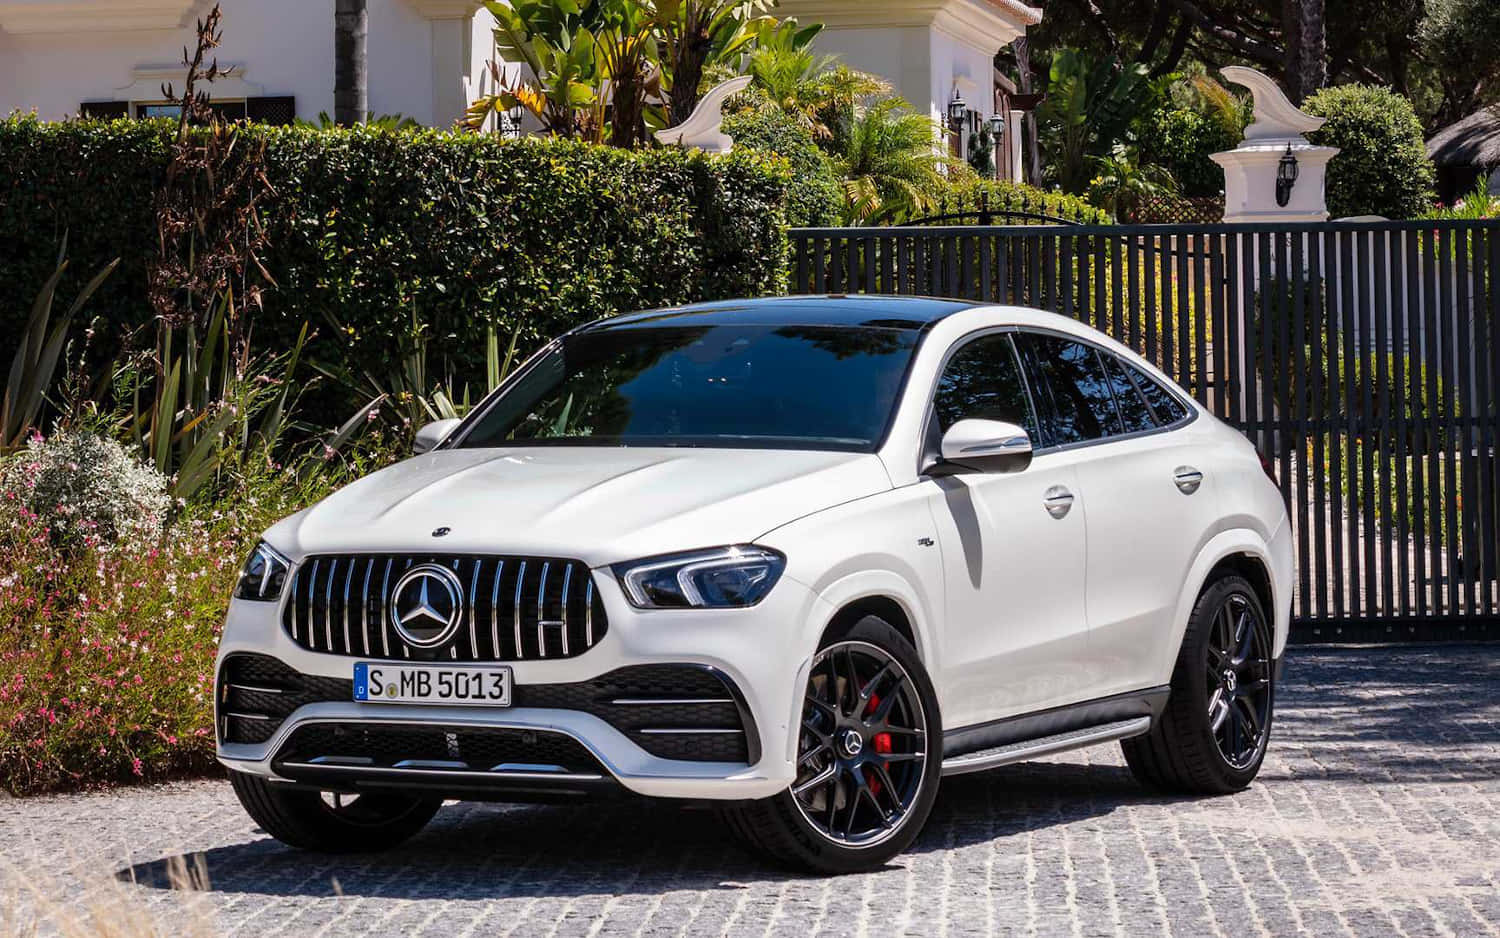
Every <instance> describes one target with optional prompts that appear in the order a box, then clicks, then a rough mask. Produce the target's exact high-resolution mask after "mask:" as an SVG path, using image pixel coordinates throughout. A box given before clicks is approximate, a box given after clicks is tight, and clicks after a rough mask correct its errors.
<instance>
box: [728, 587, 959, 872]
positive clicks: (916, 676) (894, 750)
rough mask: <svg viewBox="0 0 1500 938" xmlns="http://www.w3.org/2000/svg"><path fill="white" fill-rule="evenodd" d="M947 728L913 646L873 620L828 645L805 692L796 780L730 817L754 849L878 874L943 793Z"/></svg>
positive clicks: (810, 864)
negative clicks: (940, 783)
mask: <svg viewBox="0 0 1500 938" xmlns="http://www.w3.org/2000/svg"><path fill="white" fill-rule="evenodd" d="M941 736H942V723H941V721H940V719H939V716H938V707H937V697H936V695H935V694H934V693H933V690H932V682H931V680H930V679H929V678H928V676H927V673H926V671H925V670H923V668H922V664H921V661H920V660H919V659H918V658H917V653H916V651H915V649H913V648H912V647H911V645H910V644H909V643H908V642H907V641H906V639H905V638H903V637H902V636H901V634H900V633H899V632H897V631H896V630H895V629H893V628H891V626H890V625H888V624H887V623H886V622H885V621H884V620H882V619H879V618H876V617H874V616H867V617H866V618H864V619H862V620H860V621H859V622H858V623H857V624H856V625H855V626H854V627H853V628H852V629H850V630H849V631H848V632H847V633H845V634H843V635H841V636H839V637H837V638H836V639H833V640H831V641H829V642H826V643H825V644H824V646H823V648H822V649H821V650H820V651H819V652H818V654H817V656H816V657H815V658H814V659H813V664H812V669H811V673H810V675H809V677H808V681H807V687H806V688H805V690H804V695H803V706H802V726H801V732H800V735H799V737H798V748H797V777H796V780H795V781H794V782H793V783H792V785H791V787H790V788H789V789H788V790H787V791H785V792H783V793H782V794H780V795H777V796H775V797H773V798H767V799H764V800H761V801H754V802H748V803H745V804H741V805H735V806H734V807H732V808H730V809H729V810H728V811H727V812H726V813H727V815H728V819H729V821H730V824H731V827H732V828H733V829H734V830H735V832H736V834H738V835H739V836H740V838H741V839H742V840H744V841H745V842H746V843H747V844H748V845H749V846H751V847H752V848H754V849H756V850H757V851H758V852H760V853H762V854H764V855H768V856H770V857H771V858H773V859H775V860H778V861H781V862H783V863H788V864H791V865H794V866H798V867H801V868H803V869H810V870H813V871H816V872H826V873H842V872H853V871H857V870H866V869H872V868H875V867H878V866H880V865H881V864H883V863H885V862H886V861H887V860H889V859H890V858H891V857H893V856H895V855H896V854H897V853H900V852H901V851H902V850H904V849H905V848H906V847H907V846H908V845H909V844H910V843H911V841H912V840H913V839H914V838H915V837H916V835H917V833H918V832H919V831H920V829H921V826H922V824H923V822H925V821H926V819H927V814H928V812H929V811H930V810H931V808H932V801H933V798H934V797H936V795H937V785H938V776H939V775H940V774H941V769H942V766H941V754H942V739H941Z"/></svg>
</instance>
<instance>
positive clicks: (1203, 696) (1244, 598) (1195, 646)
mask: <svg viewBox="0 0 1500 938" xmlns="http://www.w3.org/2000/svg"><path fill="white" fill-rule="evenodd" d="M1272 645H1273V635H1272V631H1271V626H1270V624H1269V623H1268V622H1267V619H1266V612H1265V609H1264V607H1262V606H1261V602H1260V598H1259V597H1258V596H1257V595H1256V592H1255V589H1254V588H1253V587H1251V585H1250V583H1249V582H1248V581H1247V580H1245V579H1244V578H1243V577H1240V576H1235V575H1232V574H1231V575H1226V576H1223V577H1220V578H1219V579H1216V580H1214V581H1213V582H1212V583H1210V584H1209V585H1208V586H1206V587H1204V589H1203V592H1202V593H1201V594H1200V595H1199V596H1198V601H1197V602H1196V603H1195V604H1194V605H1193V612H1192V615H1191V616H1190V617H1189V619H1188V627H1187V632H1186V634H1185V635H1184V636H1183V639H1182V648H1181V649H1180V650H1179V652H1178V654H1177V665H1176V667H1175V668H1174V669H1173V671H1172V687H1171V695H1170V697H1169V698H1168V700H1167V706H1166V708H1165V709H1164V710H1163V712H1162V714H1161V717H1160V718H1159V719H1157V720H1156V721H1155V723H1154V724H1153V725H1152V727H1151V731H1150V732H1149V733H1147V734H1146V735H1144V736H1137V737H1134V738H1133V739H1127V740H1123V741H1122V742H1121V744H1120V746H1121V748H1122V749H1124V751H1125V762H1126V763H1127V764H1128V765H1129V766H1130V771H1131V772H1132V773H1133V774H1134V775H1135V777H1136V778H1137V779H1138V780H1139V781H1140V782H1141V783H1142V784H1144V785H1146V786H1147V787H1150V788H1155V789H1159V790H1162V791H1168V792H1177V793H1182V794H1203V795H1218V794H1228V793H1230V792H1236V791H1240V790H1242V789H1244V788H1245V787H1246V786H1248V785H1249V784H1250V782H1251V781H1253V780H1254V779H1255V776H1256V773H1258V772H1259V771H1260V766H1261V762H1262V760H1263V759H1264V758H1265V755H1266V746H1267V744H1268V743H1269V741H1270V738H1271V721H1272V715H1273V713H1274V710H1275V698H1276V684H1275V679H1276V675H1275V661H1274V659H1273V658H1272V657H1271V652H1272ZM1226 649H1227V650H1228V654H1225V650H1226ZM1231 673H1232V674H1233V677H1231V676H1230V675H1231Z"/></svg>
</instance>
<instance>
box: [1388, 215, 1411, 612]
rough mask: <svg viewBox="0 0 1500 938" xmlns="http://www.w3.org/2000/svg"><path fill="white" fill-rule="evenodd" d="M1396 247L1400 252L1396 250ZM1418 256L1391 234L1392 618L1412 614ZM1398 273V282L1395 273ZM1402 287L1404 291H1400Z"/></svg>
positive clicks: (1403, 235)
mask: <svg viewBox="0 0 1500 938" xmlns="http://www.w3.org/2000/svg"><path fill="white" fill-rule="evenodd" d="M1398 248H1399V249H1398ZM1416 260H1417V254H1416V241H1415V239H1414V238H1413V237H1412V233H1411V232H1410V231H1398V232H1392V233H1391V264H1392V271H1393V277H1392V280H1391V351H1392V352H1393V353H1394V354H1395V355H1397V356H1399V357H1398V358H1396V359H1395V360H1396V361H1397V362H1398V363H1400V366H1401V371H1400V373H1399V374H1398V375H1397V376H1396V380H1395V385H1394V388H1393V390H1394V391H1395V395H1396V402H1395V405H1394V407H1393V409H1394V410H1395V418H1396V427H1395V432H1394V434H1393V435H1392V437H1391V449H1390V452H1389V454H1388V455H1389V458H1390V460H1391V463H1392V464H1393V465H1394V467H1395V474H1396V495H1395V499H1396V501H1395V509H1394V513H1395V516H1396V517H1395V519H1394V524H1393V525H1387V527H1388V528H1391V529H1393V530H1394V532H1395V534H1394V538H1393V539H1394V542H1395V553H1396V572H1395V576H1396V591H1397V592H1396V605H1395V607H1394V608H1392V609H1388V610H1386V611H1387V613H1388V614H1391V615H1400V616H1405V615H1408V614H1409V613H1410V611H1411V598H1410V594H1411V533H1410V530H1409V529H1410V527H1411V523H1410V522H1409V521H1408V520H1407V509H1406V506H1407V505H1408V504H1409V503H1408V501H1407V492H1408V491H1409V489H1408V486H1407V479H1406V472H1407V468H1406V464H1407V459H1408V458H1409V456H1410V454H1411V437H1410V435H1409V432H1408V428H1407V425H1406V412H1407V409H1408V408H1409V407H1410V406H1411V405H1410V403H1409V402H1410V400H1411V398H1410V397H1409V396H1408V393H1407V377H1408V376H1407V363H1408V362H1410V360H1411V357H1410V351H1409V350H1410V346H1411V332H1410V330H1409V329H1408V328H1407V325H1406V324H1407V323H1408V322H1409V321H1410V316H1411V315H1412V314H1413V312H1414V311H1415V310H1416V308H1417V304H1418V299H1417V277H1416V273H1417V264H1416ZM1397 265H1399V269H1400V271H1401V273H1400V277H1399V279H1398V278H1397V277H1395V276H1394V271H1395V270H1396V269H1397ZM1403 288H1404V289H1403Z"/></svg>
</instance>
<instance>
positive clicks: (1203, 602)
mask: <svg viewBox="0 0 1500 938" xmlns="http://www.w3.org/2000/svg"><path fill="white" fill-rule="evenodd" d="M1231 596H1241V597H1243V598H1244V599H1245V601H1246V602H1247V603H1249V605H1250V607H1251V609H1253V610H1254V612H1255V617H1256V628H1258V629H1262V630H1264V632H1265V634H1264V636H1263V637H1264V641H1265V646H1266V648H1267V650H1268V652H1269V651H1271V650H1273V649H1274V641H1275V635H1274V632H1273V630H1272V629H1271V625H1270V623H1269V621H1268V620H1267V619H1266V612H1265V607H1264V606H1263V605H1262V604H1261V601H1260V597H1259V596H1258V595H1257V594H1256V592H1255V589H1254V588H1253V587H1252V586H1251V585H1250V583H1249V582H1248V581H1247V580H1245V579H1244V578H1242V577H1239V576H1226V577H1222V578H1220V579H1218V580H1216V581H1214V582H1213V583H1212V584H1211V585H1210V586H1209V587H1208V588H1207V589H1205V590H1204V591H1203V595H1202V596H1201V597H1199V599H1198V602H1197V603H1196V604H1195V605H1194V606H1193V617H1192V626H1191V628H1190V629H1189V630H1188V636H1187V642H1186V644H1185V645H1184V647H1183V652H1184V654H1183V655H1182V657H1181V658H1180V659H1179V660H1178V664H1177V669H1178V673H1177V675H1176V676H1175V679H1174V680H1173V682H1172V683H1173V692H1174V693H1177V692H1179V691H1181V692H1185V693H1186V695H1187V699H1188V701H1189V702H1190V703H1191V706H1192V707H1193V711H1194V714H1195V716H1194V720H1193V723H1194V727H1195V731H1196V732H1197V733H1198V734H1199V735H1200V737H1201V740H1200V742H1201V744H1202V745H1203V746H1204V747H1205V749H1206V750H1207V752H1208V754H1209V756H1210V764H1211V766H1212V769H1213V772H1214V774H1215V775H1216V776H1218V779H1219V780H1220V781H1221V783H1222V785H1223V787H1224V788H1225V789H1226V790H1236V791H1237V790H1240V789H1243V788H1245V787H1247V786H1248V785H1249V784H1250V783H1251V782H1252V781H1254V779H1255V776H1256V775H1257V774H1258V773H1259V772H1260V767H1261V763H1262V762H1263V761H1264V760H1265V757H1266V750H1267V749H1268V748H1269V747H1270V743H1271V734H1272V733H1273V732H1274V729H1275V715H1276V675H1275V660H1274V659H1271V673H1270V674H1269V675H1268V677H1269V680H1270V684H1269V685H1268V687H1267V702H1268V707H1267V710H1266V728H1265V732H1264V733H1263V734H1261V740H1260V744H1259V746H1258V748H1257V750H1256V753H1255V757H1254V758H1253V759H1251V760H1250V762H1249V764H1247V765H1246V766H1245V767H1244V768H1236V767H1234V766H1233V765H1231V764H1230V763H1229V760H1228V759H1226V758H1225V757H1224V754H1223V753H1222V752H1220V751H1219V744H1218V741H1217V740H1216V739H1215V738H1214V732H1213V726H1212V724H1211V723H1210V721H1209V718H1208V713H1207V711H1206V709H1205V706H1204V705H1205V704H1206V703H1207V700H1208V692H1209V688H1208V677H1207V670H1208V669H1207V667H1206V664H1207V660H1208V643H1209V638H1210V635H1211V632H1212V629H1213V619H1214V616H1215V614H1217V612H1218V611H1219V609H1220V608H1221V607H1222V606H1223V604H1224V603H1226V602H1228V601H1229V598H1230V597H1231Z"/></svg>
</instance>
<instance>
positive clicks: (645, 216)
mask: <svg viewBox="0 0 1500 938" xmlns="http://www.w3.org/2000/svg"><path fill="white" fill-rule="evenodd" d="M242 132H243V133H246V134H249V135H252V136H253V137H255V138H257V139H263V140H264V141H265V143H266V150H265V160H266V167H267V170H266V171H267V177H268V181H269V183H270V185H271V187H272V189H273V190H274V192H273V194H272V195H271V196H270V197H269V198H268V199H267V200H266V202H265V203H264V205H263V207H262V212H261V217H262V222H263V224H264V225H265V228H266V230H267V232H268V234H269V238H270V243H269V247H268V248H267V249H266V251H265V252H263V256H262V260H263V262H264V264H265V266H266V268H267V270H268V272H269V273H270V275H271V276H272V277H274V278H275V281H276V286H275V287H274V288H270V289H268V290H267V291H266V293H265V298H264V308H263V310H262V311H261V312H260V314H259V316H258V319H257V321H256V322H255V323H254V324H253V325H254V329H255V334H256V336H257V342H258V343H259V344H261V345H262V346H267V347H271V348H288V347H290V346H291V344H292V342H293V341H294V340H295V337H296V335H297V332H298V330H299V329H300V327H301V325H302V323H304V322H309V323H311V324H312V325H313V327H314V328H315V329H322V330H323V331H324V334H325V339H324V340H323V341H321V342H317V343H314V344H313V345H312V346H311V347H310V348H309V357H310V358H311V359H313V360H315V361H318V362H320V363H322V364H325V365H331V366H333V367H335V368H337V369H339V370H344V371H349V372H353V373H359V372H362V371H374V372H381V371H384V370H385V366H386V364H387V362H388V361H389V359H390V357H391V352H392V348H391V345H392V340H393V337H395V336H399V335H402V334H404V333H405V332H407V331H408V329H407V324H408V323H410V321H411V319H412V315H413V312H414V311H415V313H416V315H417V316H418V317H419V318H420V319H421V320H422V321H423V322H424V323H426V324H427V325H428V327H429V329H430V334H431V336H432V337H433V339H434V340H436V341H437V342H438V343H439V344H440V345H442V346H445V347H446V348H447V349H448V350H450V351H451V352H452V353H453V355H454V357H455V365H456V367H457V368H458V369H459V370H460V371H461V372H464V373H465V374H467V375H472V376H477V375H480V374H482V373H483V372H482V366H483V361H484V336H485V332H486V327H487V326H491V325H493V326H494V327H495V328H496V330H497V331H499V332H500V334H502V335H509V334H510V333H511V332H512V331H513V329H514V328H516V327H518V326H519V327H521V329H522V333H523V342H522V348H523V349H524V348H525V347H527V346H528V345H529V344H530V343H531V342H533V341H534V340H536V339H538V338H540V337H542V336H544V335H549V334H553V333H556V332H558V331H561V330H563V329H566V328H569V327H571V326H574V325H577V324H579V323H582V322H586V321H589V320H592V319H595V318H598V317H601V316H606V315H610V314H612V313H616V312H621V311H626V310H634V309H642V308H648V307H655V306H663V305H671V304H676V303H682V302H688V301H693V300H702V299H714V298H722V297H730V296H740V295H754V294H761V293H766V292H775V291H777V290H779V289H780V288H782V286H783V283H784V279H783V278H784V276H785V231H784V223H785V217H786V204H787V194H788V191H789V189H790V185H791V172H790V169H789V167H788V166H787V163H786V161H785V160H782V159H779V158H775V157H771V156H768V155H766V154H761V153H755V152H752V151H747V152H738V153H734V154H730V155H729V156H725V157H707V156H703V155H701V154H688V153H684V152H682V151H679V150H653V151H639V152H631V151H624V150H617V149H613V148H608V147H591V146H586V145H583V144H578V143H572V142H568V141H558V140H537V139H525V140H509V141H507V140H501V139H498V138H495V137H493V136H474V135H463V134H454V133H448V132H438V131H418V132H407V133H401V134H394V133H389V132H382V131H380V130H378V129H370V128H355V129H350V130H319V129H313V128H307V127H262V126H254V127H250V128H248V129H246V130H244V131H242ZM169 133H170V129H169V127H168V126H167V125H166V124H165V123H141V122H135V121H115V122H111V123H100V122H74V123H63V124H49V123H42V122H39V121H37V120H35V119H34V118H30V117H16V118H10V119H6V120H3V121H0V180H3V181H0V269H4V270H5V272H6V276H5V278H4V280H3V281H0V347H10V346H13V345H14V342H15V336H17V335H18V333H19V330H20V328H21V327H22V325H23V324H24V317H25V315H26V311H27V309H28V308H29V302H30V296H29V294H30V293H31V292H33V291H35V289H36V285H37V284H39V283H42V282H44V281H45V280H46V278H47V276H48V275H49V274H50V273H51V272H52V268H53V266H54V265H55V261H56V255H57V245H58V242H59V241H60V240H61V238H62V235H63V233H64V232H65V231H66V232H68V233H69V255H70V257H71V259H72V260H73V263H72V265H71V267H70V276H71V277H72V278H73V279H75V280H76V278H77V277H78V276H81V275H82V274H81V273H79V272H84V271H94V270H98V269H99V267H100V266H102V264H103V263H105V262H107V261H108V260H110V259H112V258H114V257H116V256H121V257H122V262H121V265H120V268H119V269H118V270H117V271H116V272H115V274H114V276H112V277H111V278H110V279H109V281H108V282H106V283H105V285H104V287H103V288H102V289H101V290H100V292H99V293H98V294H96V296H95V298H94V301H93V306H92V311H93V312H95V313H97V314H99V315H100V316H101V317H102V318H103V320H104V322H105V326H106V327H107V328H101V329H99V330H98V331H99V333H100V335H102V336H114V335H118V334H121V333H124V332H126V331H128V330H130V329H133V328H136V327H138V326H140V325H141V324H142V323H143V322H146V321H148V320H149V317H150V315H151V314H150V311H149V307H148V305H147V302H146V266H147V264H148V262H149V261H150V260H151V258H152V256H153V253H154V251H155V250H156V245H157V236H156V228H155V224H156V223H155V216H154V213H153V200H154V198H155V191H156V188H157V186H158V185H159V184H160V182H161V176H162V172H163V168H164V166H165V164H166V159H167V153H166V141H167V136H168V134H169ZM241 149H242V150H245V149H248V148H245V147H242V148H241ZM80 285H81V284H79V283H69V284H64V285H63V287H62V291H63V295H68V294H69V293H70V292H74V291H76V290H77V288H78V287H79V286H80ZM331 324H336V328H337V330H338V338H337V340H336V341H329V340H328V339H327V338H326V335H327V334H328V332H329V331H330V330H329V326H330V325H331ZM100 344H101V345H102V344H103V343H100ZM104 353H105V354H107V353H108V350H104Z"/></svg>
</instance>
